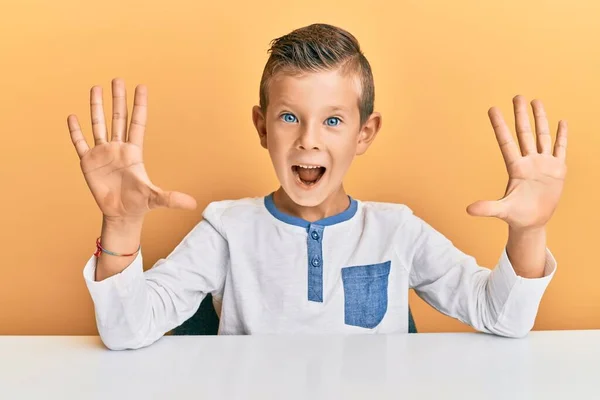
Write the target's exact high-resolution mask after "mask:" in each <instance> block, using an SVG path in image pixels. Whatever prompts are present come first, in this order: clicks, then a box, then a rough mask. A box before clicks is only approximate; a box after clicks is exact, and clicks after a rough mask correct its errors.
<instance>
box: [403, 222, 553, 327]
mask: <svg viewBox="0 0 600 400" xmlns="http://www.w3.org/2000/svg"><path fill="white" fill-rule="evenodd" d="M399 233H400V238H399V239H398V243H399V247H398V248H397V251H398V253H399V254H402V253H401V252H404V253H405V260H406V263H407V268H408V269H409V270H410V286H411V287H412V288H414V289H415V291H416V293H417V294H418V295H419V296H420V297H421V298H422V299H423V300H425V301H426V302H427V303H429V304H430V305H431V306H432V307H434V308H435V309H437V310H438V311H440V312H442V313H444V314H446V315H448V316H450V317H454V318H457V319H458V320H460V321H462V322H464V323H466V324H469V325H471V326H472V327H474V328H475V329H477V330H478V331H481V332H486V333H493V334H496V335H501V336H507V337H522V336H525V335H526V334H527V333H528V332H529V331H530V330H531V328H532V327H533V324H534V322H535V318H536V315H537V311H538V307H539V304H540V301H541V299H542V295H543V294H544V291H545V290H546V287H547V286H548V284H549V283H550V280H551V279H552V276H553V275H554V272H555V270H556V261H555V260H554V258H553V256H552V254H551V253H550V251H549V250H546V266H545V274H544V275H545V276H544V277H542V278H539V279H526V278H522V277H519V276H517V275H516V273H515V271H514V269H513V267H512V265H511V263H510V260H509V259H508V256H507V254H506V250H504V251H503V252H502V254H501V256H500V260H499V261H498V263H497V265H496V267H495V268H494V269H493V270H490V269H488V268H483V267H480V266H479V265H477V262H476V261H475V259H474V258H473V257H471V256H469V255H466V254H464V253H463V252H461V251H460V250H458V249H457V248H456V247H455V246H454V245H453V244H452V242H451V241H450V240H448V239H447V238H446V237H444V236H443V235H442V234H441V233H439V232H437V231H436V230H435V229H433V228H432V227H431V226H430V225H428V224H427V223H426V222H425V221H423V220H421V219H420V218H418V217H416V216H414V215H412V214H411V215H410V216H409V217H408V218H407V220H406V221H405V223H404V225H403V226H402V228H401V229H400V230H399Z"/></svg>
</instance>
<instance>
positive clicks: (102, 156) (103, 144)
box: [68, 80, 196, 218]
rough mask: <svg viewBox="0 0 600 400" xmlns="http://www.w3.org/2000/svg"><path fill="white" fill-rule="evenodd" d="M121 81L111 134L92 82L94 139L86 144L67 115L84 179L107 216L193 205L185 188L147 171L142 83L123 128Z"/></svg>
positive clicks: (115, 93)
mask: <svg viewBox="0 0 600 400" xmlns="http://www.w3.org/2000/svg"><path fill="white" fill-rule="evenodd" d="M126 104H127V101H126V97H125V85H124V83H123V82H122V81H120V80H114V81H113V121H112V137H111V140H110V141H107V133H106V125H105V122H104V109H103V105H102V91H101V89H100V88H99V87H94V88H92V91H91V96H90V106H91V114H92V127H93V133H94V140H95V143H96V145H95V146H94V147H93V148H92V149H90V148H89V146H88V145H87V143H86V141H85V139H84V137H83V134H82V132H81V128H80V127H79V122H78V120H77V117H75V116H69V119H68V124H69V131H70V132H71V139H72V141H73V144H74V145H75V149H76V150H77V154H78V155H79V157H80V159H81V170H82V171H83V175H84V177H85V180H86V182H87V184H88V186H89V188H90V191H91V192H92V195H93V196H94V199H95V200H96V203H97V204H98V207H99V208H100V210H101V211H102V213H103V214H104V216H105V217H106V218H138V217H141V216H143V215H144V214H145V213H146V212H148V211H149V210H150V209H152V208H155V207H171V208H187V209H191V208H194V207H195V205H196V203H195V200H194V199H193V198H192V197H190V196H188V195H186V194H183V193H179V192H166V191H163V190H161V189H160V188H158V187H156V186H154V185H153V184H152V182H151V181H150V178H149V177H148V174H147V173H146V169H145V167H144V161H143V157H142V153H143V138H144V131H145V125H146V119H147V96H146V89H145V88H144V87H142V86H139V87H138V88H137V89H136V93H135V100H134V107H133V115H132V119H131V126H130V129H129V132H127V129H126V124H127V105H126Z"/></svg>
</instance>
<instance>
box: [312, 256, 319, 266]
mask: <svg viewBox="0 0 600 400" xmlns="http://www.w3.org/2000/svg"><path fill="white" fill-rule="evenodd" d="M312 265H313V267H318V266H319V265H321V259H320V258H319V257H315V258H313V259H312Z"/></svg>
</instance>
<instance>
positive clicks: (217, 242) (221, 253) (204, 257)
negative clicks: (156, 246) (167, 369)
mask: <svg viewBox="0 0 600 400" xmlns="http://www.w3.org/2000/svg"><path fill="white" fill-rule="evenodd" d="M203 216H204V219H203V220H202V221H201V222H200V223H198V224H197V225H196V226H195V227H194V229H192V230H191V231H190V232H189V233H188V234H187V235H186V237H185V238H184V239H183V240H182V242H181V243H180V244H179V245H178V246H177V247H176V248H175V249H174V250H173V252H172V253H171V254H170V255H169V256H168V257H167V258H165V259H161V260H159V261H158V262H157V263H156V264H155V265H154V266H153V267H152V268H151V269H149V270H148V271H146V272H144V271H143V263H142V255H141V253H140V254H138V256H137V257H136V258H135V260H134V261H133V262H132V263H131V264H130V265H129V266H128V267H127V268H126V269H125V270H124V271H122V272H121V273H120V274H117V275H114V276H112V277H110V278H108V279H105V280H103V281H100V282H96V281H95V280H94V276H95V268H96V257H94V256H92V258H91V259H90V260H89V261H88V263H87V265H86V266H85V268H84V271H83V275H84V279H85V282H86V284H87V287H88V290H89V292H90V294H91V297H92V300H93V302H94V308H95V313H96V322H97V326H98V331H99V333H100V337H101V338H102V341H103V342H104V344H105V345H106V346H107V347H108V348H110V349H113V350H121V349H136V348H140V347H144V346H148V345H150V344H151V343H153V342H155V341H156V340H158V339H159V338H160V337H162V336H163V335H164V334H165V333H166V332H168V331H169V330H171V329H173V328H174V327H177V326H179V325H180V324H181V323H183V322H184V321H185V320H187V319H188V318H189V317H191V316H192V315H193V314H194V313H195V312H196V310H197V309H198V307H199V305H200V303H201V301H202V299H204V297H205V296H206V294H207V293H211V292H215V291H218V290H220V289H221V288H222V286H223V284H224V281H225V274H226V272H225V269H226V265H227V262H228V257H229V252H228V245H227V241H226V240H225V238H224V237H223V236H222V235H221V234H220V233H219V229H218V226H217V225H218V221H219V217H218V216H217V215H216V213H215V212H214V210H212V209H211V207H210V205H209V207H207V209H206V210H205V211H204V215H203Z"/></svg>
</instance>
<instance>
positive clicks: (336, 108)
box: [274, 100, 349, 113]
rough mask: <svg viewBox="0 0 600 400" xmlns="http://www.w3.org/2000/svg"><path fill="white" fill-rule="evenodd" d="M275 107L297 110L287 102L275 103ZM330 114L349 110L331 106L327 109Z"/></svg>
mask: <svg viewBox="0 0 600 400" xmlns="http://www.w3.org/2000/svg"><path fill="white" fill-rule="evenodd" d="M274 106H276V107H278V108H289V109H292V108H295V105H294V104H293V103H289V102H287V101H284V100H282V101H280V102H278V103H275V104H274ZM325 109H326V110H327V111H328V112H332V113H334V112H346V113H347V112H349V110H348V108H346V107H343V106H329V107H326V108H325Z"/></svg>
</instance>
